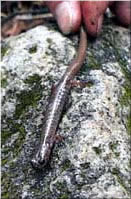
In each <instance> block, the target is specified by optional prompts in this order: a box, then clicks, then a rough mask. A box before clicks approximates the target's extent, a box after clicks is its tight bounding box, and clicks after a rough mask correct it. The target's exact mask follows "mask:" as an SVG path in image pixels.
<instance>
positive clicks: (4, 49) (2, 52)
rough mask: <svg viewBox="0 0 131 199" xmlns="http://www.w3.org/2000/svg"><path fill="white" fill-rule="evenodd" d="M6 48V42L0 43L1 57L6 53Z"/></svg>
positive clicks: (7, 48) (7, 47)
mask: <svg viewBox="0 0 131 199" xmlns="http://www.w3.org/2000/svg"><path fill="white" fill-rule="evenodd" d="M8 50H9V46H8V45H7V44H4V45H2V47H1V58H3V57H4V56H5V55H6V53H7V51H8Z"/></svg>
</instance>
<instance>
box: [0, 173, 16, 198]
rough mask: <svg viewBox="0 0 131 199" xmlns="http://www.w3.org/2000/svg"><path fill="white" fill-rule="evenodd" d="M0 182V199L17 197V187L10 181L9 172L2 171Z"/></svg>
mask: <svg viewBox="0 0 131 199" xmlns="http://www.w3.org/2000/svg"><path fill="white" fill-rule="evenodd" d="M12 175H13V174H12ZM1 184H2V192H1V198H2V199H14V198H19V195H18V187H17V185H15V184H14V183H13V182H12V180H11V174H9V173H7V172H6V173H2V178H1Z"/></svg>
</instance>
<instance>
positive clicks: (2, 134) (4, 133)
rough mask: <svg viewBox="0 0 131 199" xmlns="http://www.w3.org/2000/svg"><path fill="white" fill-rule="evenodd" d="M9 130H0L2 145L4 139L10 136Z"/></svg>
mask: <svg viewBox="0 0 131 199" xmlns="http://www.w3.org/2000/svg"><path fill="white" fill-rule="evenodd" d="M10 135H11V132H10V131H9V130H2V131H1V144H2V145H3V144H4V143H5V141H6V140H7V139H8V137H10Z"/></svg>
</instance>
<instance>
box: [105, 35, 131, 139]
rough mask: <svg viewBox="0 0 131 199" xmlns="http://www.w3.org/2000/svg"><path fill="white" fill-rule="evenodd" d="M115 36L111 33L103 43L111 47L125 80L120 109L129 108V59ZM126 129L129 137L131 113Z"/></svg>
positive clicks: (130, 113) (130, 102) (130, 78)
mask: <svg viewBox="0 0 131 199" xmlns="http://www.w3.org/2000/svg"><path fill="white" fill-rule="evenodd" d="M115 34H116V33H113V32H112V37H110V38H108V37H106V38H105V42H106V43H108V44H109V45H110V46H112V51H113V54H114V55H115V59H116V61H117V62H118V63H119V65H120V67H121V69H122V71H123V74H124V75H125V79H126V82H125V85H124V90H125V92H124V94H123V95H122V96H121V98H120V103H121V105H122V107H124V106H126V107H131V86H130V85H131V72H130V71H129V70H128V67H127V66H128V65H129V63H128V59H129V58H127V56H128V55H127V53H126V52H125V51H124V50H122V49H121V48H120V47H119V46H118V43H119V40H120V38H119V39H116V38H118V35H117V37H116V35H115ZM126 128H127V132H128V133H129V135H130V134H131V112H129V114H128V116H127V122H126Z"/></svg>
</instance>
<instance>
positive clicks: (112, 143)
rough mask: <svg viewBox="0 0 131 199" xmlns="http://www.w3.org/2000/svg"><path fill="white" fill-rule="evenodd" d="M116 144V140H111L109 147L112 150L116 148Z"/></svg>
mask: <svg viewBox="0 0 131 199" xmlns="http://www.w3.org/2000/svg"><path fill="white" fill-rule="evenodd" d="M117 146H118V141H116V142H111V143H110V145H109V147H110V149H111V150H112V151H113V152H114V151H115V150H116V149H117Z"/></svg>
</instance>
